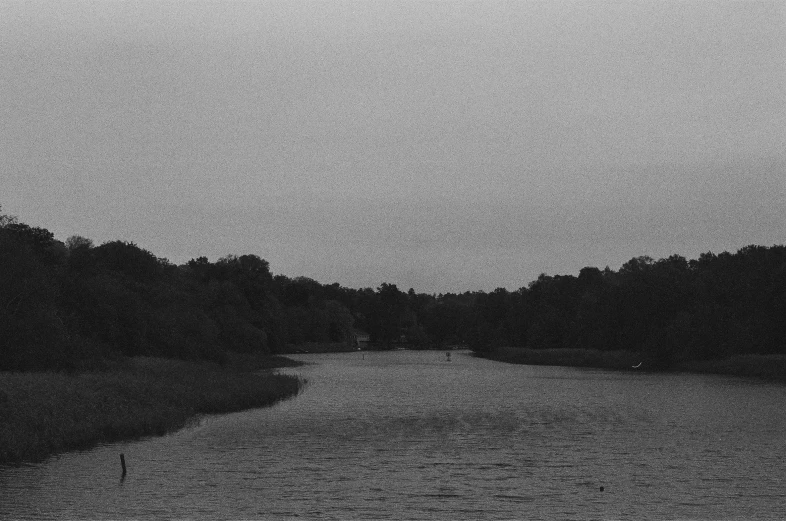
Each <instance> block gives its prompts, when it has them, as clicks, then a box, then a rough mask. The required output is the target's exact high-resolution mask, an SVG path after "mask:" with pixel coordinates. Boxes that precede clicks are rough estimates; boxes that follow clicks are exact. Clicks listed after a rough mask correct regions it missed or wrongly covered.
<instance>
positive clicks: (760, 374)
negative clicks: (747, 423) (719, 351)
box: [677, 355, 786, 382]
mask: <svg viewBox="0 0 786 521" xmlns="http://www.w3.org/2000/svg"><path fill="white" fill-rule="evenodd" d="M677 369H678V370H680V371H688V372H692V373H712V374H725V375H733V376H744V377H750V378H763V379H768V380H779V381H784V382H786V355H738V356H732V357H729V358H723V359H721V360H707V361H692V362H682V363H680V364H679V365H678V366H677Z"/></svg>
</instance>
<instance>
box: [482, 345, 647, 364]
mask: <svg viewBox="0 0 786 521" xmlns="http://www.w3.org/2000/svg"><path fill="white" fill-rule="evenodd" d="M479 356H481V357H483V358H488V359H490V360H496V361H499V362H508V363H512V364H528V365H562V366H571V367H596V368H601V369H630V368H631V367H632V366H634V365H636V364H638V363H639V362H641V361H642V358H641V355H640V354H638V353H633V352H630V351H599V350H594V349H527V348H514V347H500V348H497V349H495V350H494V351H492V352H489V353H483V354H481V355H479Z"/></svg>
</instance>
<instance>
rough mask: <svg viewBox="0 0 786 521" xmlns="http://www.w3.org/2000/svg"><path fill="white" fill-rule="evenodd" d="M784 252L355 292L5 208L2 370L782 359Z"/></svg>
mask: <svg viewBox="0 0 786 521" xmlns="http://www.w3.org/2000/svg"><path fill="white" fill-rule="evenodd" d="M784 317H786V247H784V246H772V247H764V246H747V247H745V248H742V249H740V250H739V251H738V252H737V253H734V254H732V253H728V252H724V253H721V254H718V255H716V254H713V253H705V254H702V255H700V256H699V258H698V259H695V260H687V259H685V258H684V257H681V256H679V255H672V256H671V257H668V258H664V259H660V260H657V261H656V260H654V259H652V258H650V257H636V258H633V259H631V260H630V261H628V262H626V263H625V264H623V265H622V267H621V268H620V269H619V270H617V271H613V270H611V269H609V268H608V267H606V268H605V269H603V270H601V269H598V268H595V267H586V268H583V269H582V270H581V271H580V272H579V274H578V276H573V275H555V276H549V275H545V274H543V275H541V276H540V277H538V279H537V280H535V281H533V282H531V283H530V284H528V285H527V286H526V287H522V288H520V289H518V290H516V291H508V290H506V289H504V288H498V289H496V290H494V291H492V292H489V293H486V292H483V291H478V292H465V293H446V294H439V295H436V294H424V293H416V292H415V291H414V289H410V290H409V291H407V292H403V291H401V290H399V289H398V288H397V286H396V285H395V284H388V283H382V284H381V285H380V286H379V287H377V288H376V289H372V288H362V289H352V288H346V287H343V286H340V285H339V284H337V283H333V284H321V283H319V282H317V281H315V280H312V279H309V278H305V277H296V278H290V277H287V276H285V275H275V276H274V275H273V274H272V273H271V271H270V266H269V264H268V262H267V261H265V260H264V259H261V258H260V257H258V256H256V255H250V254H248V255H240V256H237V255H227V256H225V257H222V258H220V259H218V260H216V261H215V262H210V261H209V260H208V259H207V258H205V257H199V258H195V259H192V260H190V261H189V262H187V263H185V264H183V265H179V266H178V265H174V264H172V263H171V262H169V261H168V260H167V259H164V258H160V257H156V256H155V255H154V254H153V253H151V252H149V251H147V250H145V249H144V248H141V247H139V246H137V245H136V244H134V243H131V242H125V241H109V242H106V243H103V244H101V245H98V246H96V245H94V244H93V241H92V240H90V239H88V238H85V237H81V236H72V237H69V238H68V239H66V240H65V241H64V242H63V241H59V240H57V239H56V238H55V237H54V234H52V233H51V232H50V231H48V230H46V229H44V228H39V227H34V226H30V225H27V224H24V223H21V222H19V220H18V219H17V218H15V217H13V216H9V215H3V214H0V370H43V369H76V368H80V367H87V366H90V365H91V364H95V363H97V362H100V361H102V360H106V359H111V358H113V357H118V356H134V355H150V356H163V357H169V358H181V359H206V360H213V361H216V362H223V361H225V360H226V358H227V354H228V353H230V352H239V353H251V352H259V353H271V354H272V353H281V352H286V351H287V350H288V349H289V348H290V347H288V346H292V345H298V344H303V343H306V342H320V343H323V342H345V343H347V344H348V345H351V344H352V342H353V339H354V335H355V333H356V332H357V331H359V330H361V331H364V332H367V333H368V334H369V335H370V337H371V342H372V346H374V347H376V348H379V349H389V348H393V347H397V346H406V347H409V348H415V349H426V348H444V347H445V346H455V345H462V346H468V347H470V348H472V349H474V350H475V351H477V352H481V353H482V352H486V351H490V350H493V349H494V348H495V347H497V346H512V347H528V348H535V349H547V348H580V349H598V350H636V351H639V352H642V353H643V354H644V355H646V356H648V357H649V359H650V360H651V361H652V362H653V363H654V364H655V365H660V366H661V367H664V368H666V367H668V366H669V365H671V364H673V363H674V362H677V361H679V360H683V359H712V358H719V357H725V356H730V355H734V354H748V353H761V354H765V353H780V354H786V320H784Z"/></svg>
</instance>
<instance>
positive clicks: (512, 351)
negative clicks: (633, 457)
mask: <svg viewBox="0 0 786 521" xmlns="http://www.w3.org/2000/svg"><path fill="white" fill-rule="evenodd" d="M475 356H478V357H480V358H486V359H489V360H495V361H498V362H507V363H511V364H526V365H560V366H570V367H592V368H597V369H614V370H633V369H634V366H637V368H639V369H641V370H645V371H647V370H653V368H652V367H651V366H649V364H648V361H647V360H646V359H644V358H643V357H642V355H641V353H636V352H631V351H598V350H592V349H526V348H514V347H501V348H497V349H495V350H494V351H492V352H489V353H476V354H475ZM639 364H641V365H639ZM668 372H687V373H706V374H721V375H728V376H743V377H748V378H762V379H768V380H778V381H784V382H786V356H784V355H740V356H733V357H729V358H724V359H722V360H707V361H699V360H696V361H683V362H679V363H677V364H676V365H675V366H674V367H672V368H670V369H669V370H668Z"/></svg>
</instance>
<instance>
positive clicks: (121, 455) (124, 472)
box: [120, 454, 126, 476]
mask: <svg viewBox="0 0 786 521" xmlns="http://www.w3.org/2000/svg"><path fill="white" fill-rule="evenodd" d="M120 466H122V467H123V476H125V475H126V457H125V456H124V455H123V454H120Z"/></svg>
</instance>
